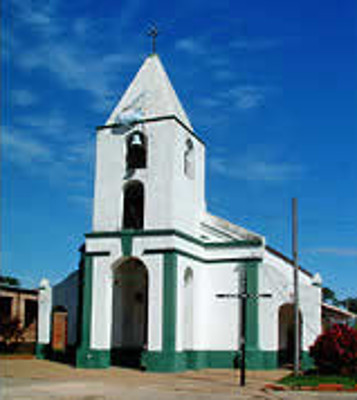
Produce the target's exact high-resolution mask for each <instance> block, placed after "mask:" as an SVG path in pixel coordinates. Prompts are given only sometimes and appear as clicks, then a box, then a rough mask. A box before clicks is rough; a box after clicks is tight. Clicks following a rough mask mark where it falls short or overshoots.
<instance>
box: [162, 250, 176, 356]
mask: <svg viewBox="0 0 357 400" xmlns="http://www.w3.org/2000/svg"><path fill="white" fill-rule="evenodd" d="M176 293H177V254H176V253H174V252H172V253H166V254H164V279H163V311H162V321H163V323H162V341H163V343H162V349H163V352H164V353H166V352H175V349H176Z"/></svg>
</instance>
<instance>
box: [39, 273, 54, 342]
mask: <svg viewBox="0 0 357 400" xmlns="http://www.w3.org/2000/svg"><path fill="white" fill-rule="evenodd" d="M51 313H52V288H51V286H50V284H49V281H48V280H47V279H42V280H41V283H40V290H39V294H38V324H37V342H38V343H40V344H49V343H50V341H51Z"/></svg>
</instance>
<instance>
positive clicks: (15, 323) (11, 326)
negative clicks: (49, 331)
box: [0, 318, 24, 350]
mask: <svg viewBox="0 0 357 400" xmlns="http://www.w3.org/2000/svg"><path fill="white" fill-rule="evenodd" d="M23 335H24V328H23V327H21V323H20V320H19V318H6V319H5V320H3V321H1V324H0V337H1V338H2V341H3V342H4V343H5V347H6V349H7V350H9V348H10V346H11V345H12V344H14V345H15V346H16V345H17V344H18V343H19V342H20V341H22V340H23Z"/></svg>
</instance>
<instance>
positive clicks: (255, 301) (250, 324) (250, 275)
mask: <svg viewBox="0 0 357 400" xmlns="http://www.w3.org/2000/svg"><path fill="white" fill-rule="evenodd" d="M244 267H245V271H246V277H247V292H248V293H249V294H252V295H257V294H258V293H259V282H258V279H259V268H258V267H259V263H258V262H252V261H250V262H247V263H245V266H244ZM258 307H259V298H250V299H248V300H247V328H246V347H247V350H252V351H256V350H257V349H259V313H258Z"/></svg>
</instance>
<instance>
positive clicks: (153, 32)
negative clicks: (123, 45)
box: [148, 25, 158, 54]
mask: <svg viewBox="0 0 357 400" xmlns="http://www.w3.org/2000/svg"><path fill="white" fill-rule="evenodd" d="M157 35H158V31H157V28H156V25H152V26H151V28H150V29H149V30H148V36H150V37H151V39H152V54H155V53H156V37H157Z"/></svg>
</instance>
